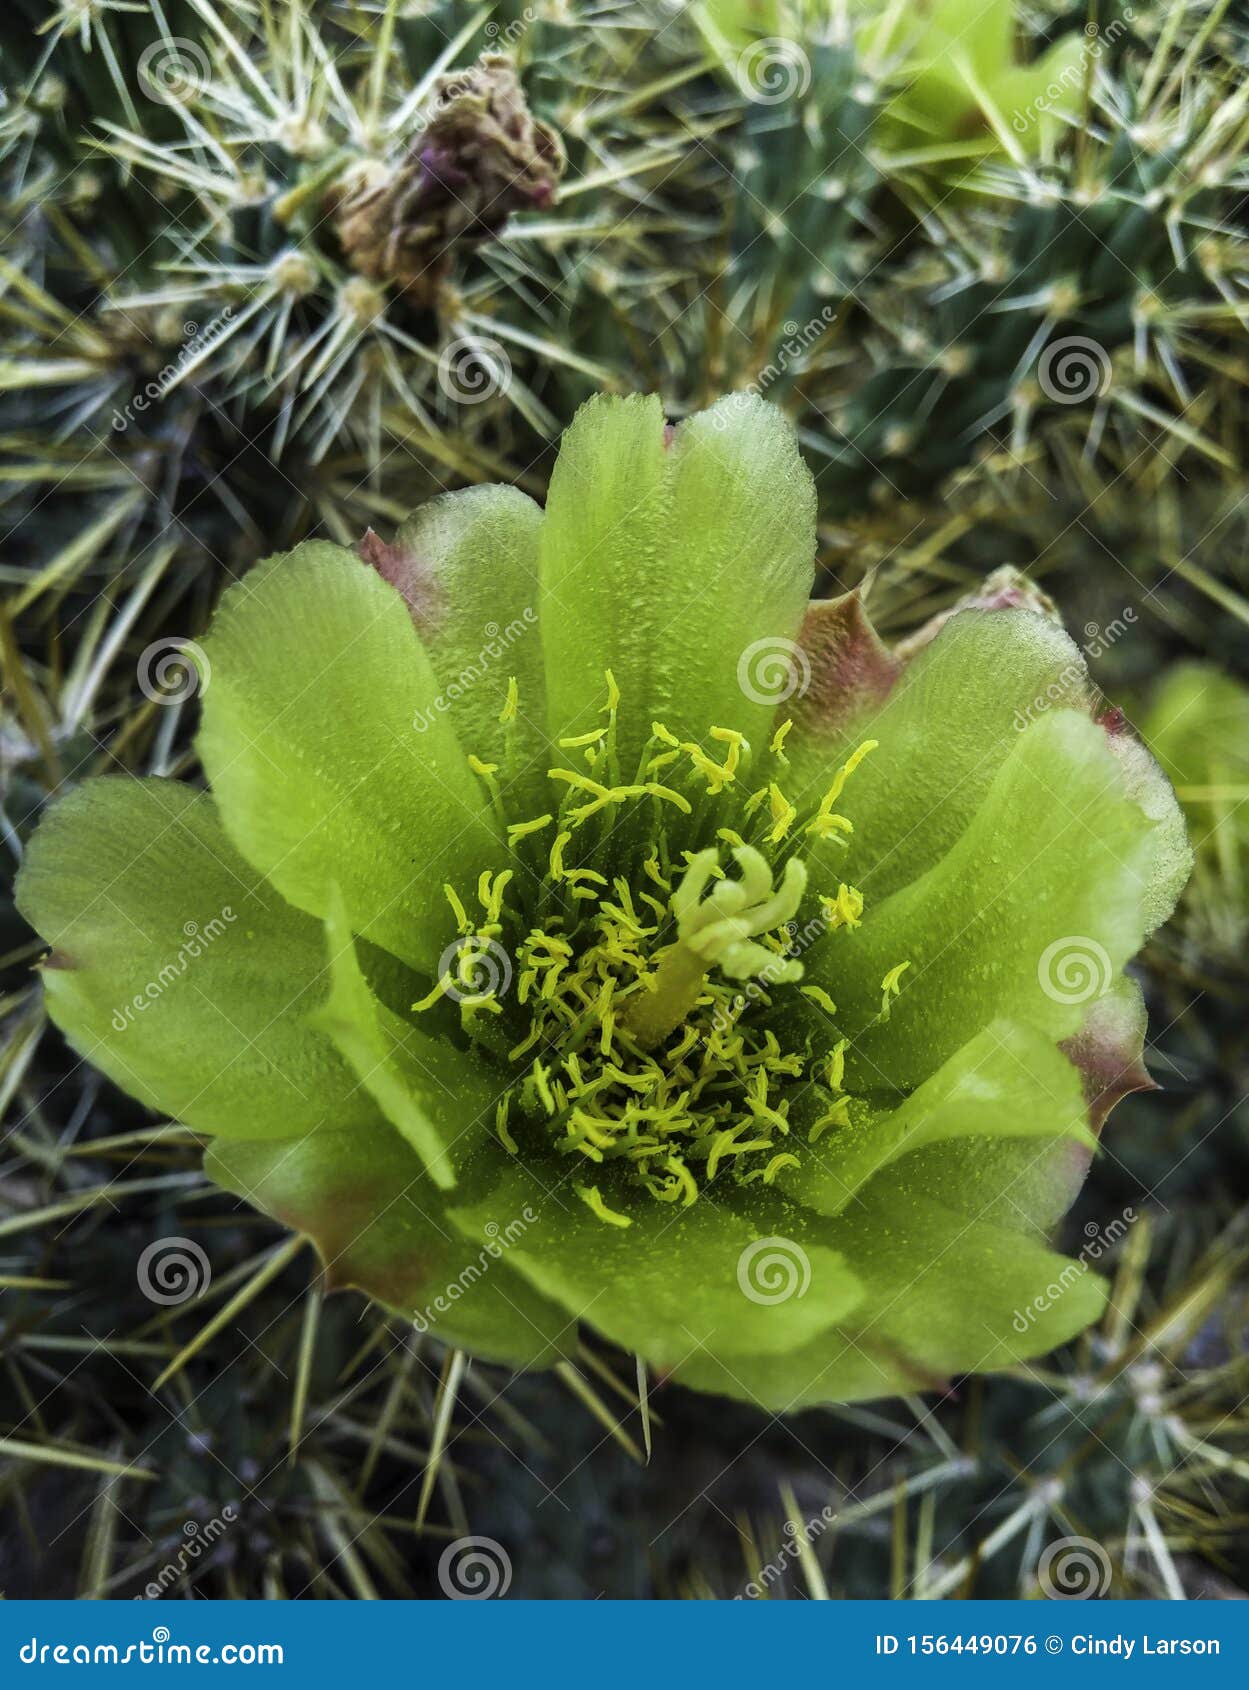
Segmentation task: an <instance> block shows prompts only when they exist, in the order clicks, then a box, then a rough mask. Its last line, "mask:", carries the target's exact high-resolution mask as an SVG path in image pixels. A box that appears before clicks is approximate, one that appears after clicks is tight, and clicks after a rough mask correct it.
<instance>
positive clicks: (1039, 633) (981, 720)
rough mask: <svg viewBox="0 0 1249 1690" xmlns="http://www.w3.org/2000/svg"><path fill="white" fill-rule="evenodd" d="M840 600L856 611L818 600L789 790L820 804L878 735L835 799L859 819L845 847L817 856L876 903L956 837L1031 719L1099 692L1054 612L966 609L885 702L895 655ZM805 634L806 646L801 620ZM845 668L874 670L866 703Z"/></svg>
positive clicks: (791, 747)
mask: <svg viewBox="0 0 1249 1690" xmlns="http://www.w3.org/2000/svg"><path fill="white" fill-rule="evenodd" d="M838 604H839V606H845V607H847V608H846V612H845V613H843V614H842V615H840V616H837V617H835V618H831V619H830V617H829V614H828V613H825V614H824V616H823V617H821V618H816V617H815V616H814V612H815V607H814V606H813V607H812V611H813V616H812V619H811V628H812V635H813V641H812V651H811V654H810V661H811V665H812V685H811V688H810V691H809V692H808V693H807V695H806V696H805V697H804V698H803V699H801V700H800V701H797V702H796V706H795V708H794V711H793V714H794V730H793V733H792V734H791V735H790V738H789V740H788V741H787V742H786V750H787V751H788V752H789V753H790V761H791V764H792V772H791V773H790V774H789V777H788V779H787V782H786V791H787V792H788V793H789V795H790V796H791V797H794V798H796V799H797V801H799V802H801V801H802V800H803V799H805V800H806V801H807V802H811V801H812V800H814V799H815V798H817V797H818V796H819V795H820V794H821V793H822V792H823V791H824V790H825V789H826V788H827V786H828V784H829V782H830V781H831V779H832V777H833V774H834V773H835V771H836V770H837V768H838V767H839V766H840V764H841V763H843V762H844V761H845V759H846V757H847V756H848V755H849V754H850V752H852V751H853V750H854V749H855V747H856V746H858V745H860V744H861V743H862V742H863V740H865V739H874V740H877V741H878V742H879V743H878V747H877V749H876V750H875V751H873V752H872V753H871V755H870V756H869V757H867V758H866V759H865V760H864V762H863V763H861V764H860V765H859V767H858V768H857V769H856V770H855V772H854V776H853V778H852V780H851V782H850V783H849V785H848V786H847V787H846V791H845V796H844V798H843V799H842V801H841V804H840V805H839V808H841V809H842V810H844V811H845V813H846V814H847V815H848V816H849V817H850V819H851V821H852V822H853V823H854V833H853V835H852V837H851V839H850V849H849V851H848V852H847V851H844V850H836V851H834V850H832V849H826V850H825V851H824V852H823V853H822V855H821V862H823V863H824V864H826V866H827V872H828V875H829V877H830V878H834V886H833V889H834V890H835V889H836V886H835V879H836V878H839V879H842V880H845V879H851V880H853V881H854V883H855V885H857V886H858V887H859V888H860V890H861V891H862V892H863V893H864V895H865V896H866V897H867V898H868V900H869V904H875V903H878V902H879V900H880V899H882V898H885V897H888V896H889V894H890V893H891V892H894V891H896V890H897V888H898V887H900V886H905V885H906V884H907V883H908V881H911V880H914V879H915V878H916V876H917V875H919V874H922V873H923V872H924V871H925V870H926V869H928V868H930V867H931V866H932V864H933V863H935V862H936V861H937V860H938V858H940V857H942V856H943V855H944V854H945V853H946V852H947V851H948V850H949V849H950V847H951V846H952V845H953V844H954V842H955V841H956V840H957V839H958V838H959V836H960V835H961V834H962V833H963V832H964V830H965V829H966V827H967V825H968V823H969V822H970V821H971V820H972V818H973V816H975V814H976V812H977V810H978V809H979V808H980V806H981V804H982V803H983V802H984V799H985V795H986V793H987V792H988V790H989V787H990V785H991V784H992V781H993V779H994V776H995V775H996V774H997V771H998V770H999V769H1000V768H1001V766H1002V764H1003V763H1004V762H1005V761H1006V759H1007V757H1008V756H1009V755H1010V754H1011V752H1012V750H1013V749H1014V747H1015V745H1016V744H1017V743H1018V740H1019V736H1020V733H1021V731H1023V730H1025V729H1026V728H1027V727H1028V725H1029V723H1030V722H1032V721H1033V720H1039V719H1040V718H1041V717H1042V716H1044V715H1045V714H1047V713H1048V712H1049V711H1050V710H1052V709H1057V708H1062V707H1064V706H1065V707H1074V708H1077V709H1082V708H1086V707H1087V706H1088V705H1089V704H1090V703H1091V697H1092V695H1091V689H1090V687H1089V684H1088V672H1087V669H1086V667H1085V663H1084V659H1083V657H1082V656H1081V654H1080V652H1079V649H1078V648H1077V647H1076V645H1075V644H1074V642H1073V641H1072V640H1071V639H1069V638H1068V636H1067V635H1066V634H1065V633H1064V632H1063V630H1062V629H1061V628H1060V627H1058V626H1057V625H1056V624H1055V623H1054V622H1053V621H1051V620H1050V619H1049V618H1048V617H1047V616H1043V615H1041V614H1038V613H1037V612H1036V611H1032V610H1024V609H1004V610H978V609H967V610H961V611H959V612H958V613H957V614H956V615H954V616H951V617H950V618H949V619H948V621H946V622H945V623H944V624H943V625H942V627H941V628H940V630H939V632H937V633H936V634H935V636H934V637H933V638H931V639H930V640H929V641H928V642H927V643H926V644H925V645H923V646H922V647H921V649H920V650H918V651H917V652H916V654H915V655H914V656H913V657H912V658H911V659H910V661H909V662H908V663H906V665H905V667H903V668H901V670H900V672H897V674H896V679H894V681H893V685H892V690H890V691H888V692H887V694H886V695H885V696H884V698H883V701H882V698H881V694H882V692H883V691H884V688H885V686H886V684H887V681H888V678H889V675H888V669H887V668H886V666H885V656H884V654H883V653H882V652H880V651H879V648H878V647H877V646H876V645H875V636H874V635H873V634H872V631H871V628H870V625H864V624H863V623H862V621H861V620H857V621H855V622H853V623H851V622H849V621H848V615H849V612H850V610H854V611H855V612H857V615H858V617H859V618H860V619H861V612H859V611H858V607H857V603H856V602H855V601H854V600H842V601H838ZM830 620H831V621H832V622H833V625H834V632H833V633H830V632H829V631H828V626H829V622H830ZM838 631H840V633H841V635H842V637H841V638H836V637H834V636H835V633H836V632H838ZM817 640H818V642H819V643H818V644H817V643H815V642H816V641H817ZM802 643H803V646H804V650H805V649H806V645H807V635H806V630H805V628H804V634H803V636H802ZM830 671H831V678H833V679H834V680H835V681H836V682H837V683H838V684H837V685H836V687H835V689H834V688H831V687H830V686H829V685H828V682H827V680H826V676H827V675H828V674H829V672H830ZM847 671H849V674H850V676H851V677H854V676H857V675H858V674H859V673H860V672H865V673H866V675H867V677H868V678H869V679H871V680H873V681H874V682H875V685H874V687H873V688H872V689H870V690H869V689H868V687H867V685H866V684H861V685H860V686H859V687H858V688H857V689H856V692H855V696H857V697H858V699H859V700H860V701H861V702H860V707H859V708H858V709H857V710H856V711H854V712H852V713H849V714H847V713H846V711H845V699H846V689H845V687H844V681H845V679H846V678H847Z"/></svg>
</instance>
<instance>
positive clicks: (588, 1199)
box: [573, 1185, 633, 1226]
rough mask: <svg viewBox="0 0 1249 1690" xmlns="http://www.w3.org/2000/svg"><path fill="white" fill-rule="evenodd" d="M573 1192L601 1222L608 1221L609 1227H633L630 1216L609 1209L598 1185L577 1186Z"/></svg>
mask: <svg viewBox="0 0 1249 1690" xmlns="http://www.w3.org/2000/svg"><path fill="white" fill-rule="evenodd" d="M573 1190H574V1191H575V1192H576V1193H577V1196H578V1197H580V1199H581V1201H582V1202H583V1203H584V1204H585V1205H586V1207H587V1208H588V1209H589V1210H590V1212H591V1214H593V1215H595V1216H596V1217H597V1218H598V1219H599V1220H601V1221H606V1222H607V1224H608V1226H632V1225H633V1222H632V1221H631V1220H630V1218H629V1216H628V1215H622V1214H619V1213H618V1212H617V1211H616V1210H615V1209H609V1208H608V1207H607V1205H606V1203H604V1201H603V1198H602V1195H601V1193H600V1192H599V1188H598V1186H597V1185H577V1186H574V1187H573Z"/></svg>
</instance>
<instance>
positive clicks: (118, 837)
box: [18, 777, 378, 1138]
mask: <svg viewBox="0 0 1249 1690" xmlns="http://www.w3.org/2000/svg"><path fill="white" fill-rule="evenodd" d="M18 902H19V905H20V908H21V910H22V913H23V914H24V915H25V916H26V918H27V920H28V921H29V922H30V923H31V925H32V926H33V927H35V928H36V929H37V930H38V931H39V933H41V934H42V936H43V937H44V938H45V939H46V940H47V941H48V943H49V944H51V945H52V946H53V947H54V954H53V957H52V959H51V960H50V962H49V963H48V964H47V965H46V966H45V968H44V970H43V980H44V994H45V998H46V1001H47V1005H48V1009H49V1011H50V1013H51V1015H52V1018H53V1020H54V1021H55V1022H56V1023H57V1025H58V1026H59V1027H60V1028H61V1029H62V1030H63V1032H64V1033H65V1035H66V1037H67V1038H68V1039H69V1040H70V1042H71V1043H72V1044H73V1045H74V1047H75V1048H76V1049H77V1050H79V1051H81V1053H82V1054H83V1055H84V1056H85V1057H87V1058H88V1059H89V1060H90V1061H92V1062H94V1063H95V1064H96V1066H97V1067H99V1068H102V1069H103V1070H104V1072H105V1073H106V1074H107V1075H108V1076H109V1077H110V1078H111V1079H113V1080H115V1081H116V1082H117V1084H118V1085H120V1086H122V1087H123V1088H124V1089H125V1090H126V1091H128V1092H130V1093H131V1094H132V1095H133V1096H135V1097H138V1098H140V1099H141V1100H142V1101H143V1102H144V1103H146V1104H147V1105H148V1106H149V1107H150V1108H152V1109H157V1110H160V1111H161V1112H162V1113H163V1114H167V1115H172V1116H174V1117H175V1118H176V1119H178V1120H180V1121H185V1122H186V1123H187V1124H188V1125H189V1126H192V1127H196V1128H199V1129H200V1130H201V1131H204V1132H214V1133H226V1134H240V1133H246V1134H247V1135H248V1137H252V1138H262V1137H267V1136H269V1135H282V1136H285V1135H288V1134H291V1133H307V1132H311V1131H313V1130H314V1129H321V1128H324V1127H325V1126H327V1125H328V1126H333V1127H336V1128H339V1129H345V1128H348V1127H364V1126H366V1125H368V1124H370V1123H372V1122H375V1121H376V1120H377V1118H378V1116H377V1110H376V1107H375V1106H374V1104H373V1101H372V1099H371V1098H370V1097H369V1095H368V1093H367V1092H366V1091H365V1090H364V1089H363V1088H362V1087H361V1086H360V1085H359V1083H358V1081H357V1080H356V1076H355V1074H354V1073H353V1072H352V1070H351V1069H350V1068H349V1067H348V1066H347V1064H346V1063H345V1062H343V1060H342V1059H341V1057H340V1056H339V1054H338V1052H337V1051H336V1050H335V1049H334V1046H333V1044H332V1043H331V1042H330V1040H329V1039H327V1038H326V1037H325V1036H324V1035H323V1034H321V1033H318V1032H316V1031H315V1030H314V1029H313V1028H312V1026H311V1025H310V1024H309V1021H308V1015H309V1013H310V1012H312V1011H313V1010H315V1009H316V1007H317V1006H318V1005H319V1004H320V1002H321V1001H322V999H323V998H324V996H325V993H326V989H327V984H328V982H327V979H326V976H325V946H324V941H323V937H322V934H321V930H320V927H319V924H318V923H317V922H315V921H311V920H310V919H309V918H308V917H307V916H305V915H303V914H301V913H300V912H299V911H298V910H293V909H291V907H290V906H289V905H288V904H286V903H284V902H283V901H282V899H281V898H280V897H279V896H278V894H277V893H276V892H275V891H274V890H273V888H272V887H271V886H269V885H267V884H266V883H265V881H264V880H262V879H261V878H260V877H259V876H258V875H257V873H256V871H255V869H254V868H252V867H251V865H250V864H248V863H247V862H245V861H244V860H243V858H242V857H240V856H239V854H238V852H237V851H236V850H235V849H234V847H233V845H232V844H231V843H230V841H229V840H228V839H227V838H226V835H225V832H224V830H223V829H222V827H221V823H220V821H219V820H218V818H217V814H216V811H215V810H214V808H213V805H212V802H211V800H210V799H209V798H207V797H205V796H204V795H203V794H202V793H196V792H194V791H192V790H191V788H190V787H186V786H181V785H179V784H178V783H177V782H176V781H166V780H142V781H140V780H133V779H130V778H129V777H127V778H125V779H120V778H112V777H109V778H105V779H102V780H93V781H89V782H88V783H87V784H86V785H85V786H82V787H79V788H78V790H77V791H76V792H73V793H71V794H70V795H69V796H68V797H67V798H65V799H63V800H62V801H61V802H60V803H59V804H57V805H55V806H54V807H53V808H52V810H51V811H50V812H49V813H48V815H47V816H45V817H44V819H43V821H42V822H41V823H40V826H39V829H38V831H37V832H36V834H35V837H34V839H33V840H32V842H31V846H30V850H29V852H28V854H27V858H26V862H25V865H24V866H23V868H22V872H21V875H20V877H19V880H18Z"/></svg>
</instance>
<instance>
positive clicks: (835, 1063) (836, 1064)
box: [826, 1039, 850, 1091]
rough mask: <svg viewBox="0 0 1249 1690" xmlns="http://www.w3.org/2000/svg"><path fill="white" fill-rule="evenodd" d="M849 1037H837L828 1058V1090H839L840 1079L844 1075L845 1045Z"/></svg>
mask: <svg viewBox="0 0 1249 1690" xmlns="http://www.w3.org/2000/svg"><path fill="white" fill-rule="evenodd" d="M849 1042H850V1041H849V1039H838V1041H837V1043H836V1044H835V1045H834V1046H833V1049H832V1052H831V1054H830V1056H829V1058H828V1068H827V1070H826V1074H827V1079H828V1085H829V1089H830V1091H840V1090H841V1085H842V1081H843V1080H844V1079H845V1077H846V1047H847V1045H848V1044H849Z"/></svg>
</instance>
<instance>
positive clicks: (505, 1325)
mask: <svg viewBox="0 0 1249 1690" xmlns="http://www.w3.org/2000/svg"><path fill="white" fill-rule="evenodd" d="M204 1166H205V1168H206V1170H207V1172H208V1174H209V1175H210V1177H211V1178H212V1179H214V1180H216V1181H217V1183H218V1184H219V1185H223V1186H225V1187H226V1189H227V1190H229V1191H233V1192H235V1193H237V1195H238V1196H239V1197H241V1198H243V1200H244V1201H245V1202H248V1203H252V1204H255V1205H256V1206H257V1207H258V1208H261V1209H264V1210H265V1211H266V1212H267V1213H268V1214H270V1215H273V1216H274V1217H275V1218H276V1219H278V1220H280V1221H282V1222H284V1223H285V1225H287V1226H289V1227H291V1228H293V1229H294V1230H295V1231H297V1232H302V1233H305V1234H306V1235H307V1236H308V1237H309V1238H311V1239H312V1241H313V1242H314V1244H315V1245H316V1247H317V1250H318V1252H319V1253H320V1256H321V1259H322V1261H323V1262H324V1263H325V1269H326V1276H327V1280H328V1283H329V1285H330V1287H331V1288H332V1289H338V1288H342V1287H346V1286H355V1287H357V1288H358V1289H359V1290H362V1291H365V1292H367V1293H368V1295H370V1296H372V1297H376V1298H377V1299H378V1300H379V1301H380V1302H383V1303H385V1304H387V1306H388V1307H390V1308H392V1309H394V1311H395V1312H396V1313H397V1314H400V1315H402V1316H403V1317H404V1318H405V1319H407V1320H414V1321H415V1322H416V1324H417V1327H418V1329H419V1330H421V1331H424V1330H427V1329H428V1330H432V1331H433V1332H434V1333H436V1335H437V1336H438V1337H440V1338H442V1339H443V1340H444V1341H445V1342H446V1343H449V1344H457V1345H461V1346H463V1347H464V1348H466V1349H470V1350H472V1351H473V1353H474V1354H475V1355H479V1356H482V1357H485V1358H486V1359H488V1360H492V1361H501V1362H507V1363H509V1364H510V1365H511V1366H513V1367H531V1366H537V1367H541V1366H550V1365H551V1364H552V1363H553V1362H555V1361H558V1360H559V1359H560V1357H561V1355H563V1354H565V1353H566V1351H567V1350H568V1349H569V1348H570V1347H572V1346H573V1345H574V1344H575V1339H576V1333H575V1329H574V1326H573V1324H572V1322H570V1320H569V1317H568V1315H567V1314H566V1313H565V1311H564V1310H563V1309H561V1308H559V1307H557V1306H556V1304H554V1303H553V1302H551V1301H550V1300H549V1299H548V1298H545V1297H543V1296H541V1295H540V1294H539V1293H538V1292H536V1291H535V1290H534V1289H533V1288H532V1287H531V1286H530V1285H529V1284H527V1283H526V1281H525V1280H524V1279H523V1278H522V1277H521V1276H520V1275H519V1274H518V1273H517V1272H516V1271H515V1269H514V1267H513V1265H512V1262H511V1259H510V1258H511V1248H510V1246H511V1241H512V1238H513V1237H514V1236H518V1235H523V1232H524V1229H525V1227H526V1226H527V1225H528V1222H527V1220H526V1215H525V1210H524V1206H522V1207H521V1208H520V1209H518V1210H517V1211H516V1213H515V1214H514V1215H512V1214H508V1215H500V1216H499V1224H498V1226H497V1227H495V1229H494V1231H492V1232H490V1233H489V1234H488V1235H487V1238H488V1242H487V1244H486V1245H481V1244H477V1243H470V1242H469V1241H468V1240H467V1239H466V1238H465V1237H464V1236H463V1234H462V1233H460V1232H459V1231H458V1230H457V1228H456V1227H455V1226H454V1225H453V1224H452V1223H451V1222H450V1221H449V1220H448V1218H447V1215H446V1212H445V1209H444V1206H443V1199H442V1197H441V1195H440V1194H439V1192H438V1190H437V1188H436V1187H435V1185H434V1184H433V1182H432V1181H431V1180H430V1179H429V1177H428V1176H427V1175H426V1174H425V1172H424V1170H423V1169H422V1167H421V1164H420V1162H419V1160H418V1159H417V1157H416V1155H415V1154H414V1152H413V1151H412V1150H411V1149H410V1148H409V1147H408V1146H407V1145H406V1144H405V1143H404V1142H403V1140H402V1139H400V1138H399V1137H397V1136H396V1135H395V1134H394V1133H392V1132H390V1131H389V1130H388V1129H380V1130H378V1131H374V1132H369V1133H339V1132H330V1133H318V1134H317V1135H316V1137H315V1138H297V1139H287V1140H281V1141H277V1142H273V1143H267V1144H256V1143H250V1142H246V1141H240V1142H235V1143H231V1144H226V1143H223V1142H218V1143H216V1144H213V1145H212V1146H211V1147H210V1148H209V1150H208V1151H207V1152H206V1154H205V1157H204ZM529 1212H530V1213H532V1212H533V1211H532V1210H530V1211H529ZM491 1225H493V1218H492V1220H491ZM517 1229H519V1234H518V1230H517Z"/></svg>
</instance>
